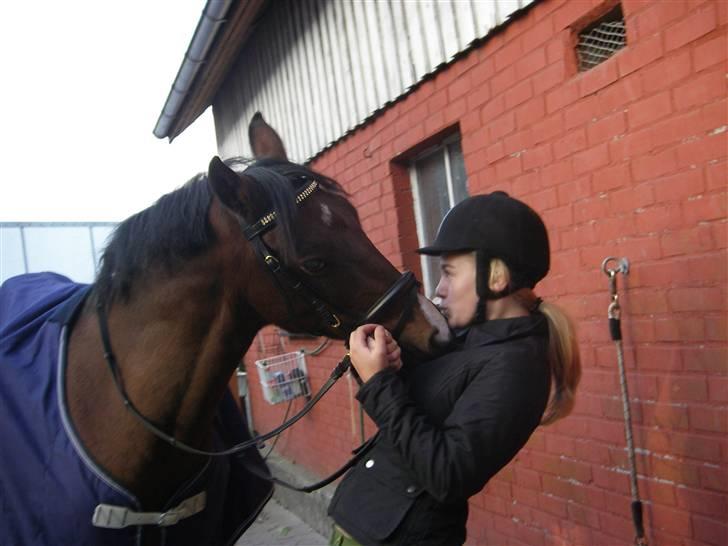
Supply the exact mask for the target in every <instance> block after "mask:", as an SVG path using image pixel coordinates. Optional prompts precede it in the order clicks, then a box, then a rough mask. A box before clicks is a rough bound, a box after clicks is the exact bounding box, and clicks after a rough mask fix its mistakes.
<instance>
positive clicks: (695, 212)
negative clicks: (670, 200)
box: [682, 184, 728, 225]
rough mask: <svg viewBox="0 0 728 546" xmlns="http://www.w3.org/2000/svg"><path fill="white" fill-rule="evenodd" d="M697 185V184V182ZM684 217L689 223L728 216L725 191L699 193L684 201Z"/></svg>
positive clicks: (727, 199) (727, 201) (727, 202)
mask: <svg viewBox="0 0 728 546" xmlns="http://www.w3.org/2000/svg"><path fill="white" fill-rule="evenodd" d="M696 186H697V184H696ZM682 210H683V218H684V220H685V223H686V224H688V225H691V224H697V223H698V222H705V221H709V220H721V219H723V218H726V216H728V198H727V197H726V194H725V193H720V194H712V195H707V194H702V193H701V194H699V195H696V196H695V197H693V198H690V199H687V200H686V201H684V202H683V203H682Z"/></svg>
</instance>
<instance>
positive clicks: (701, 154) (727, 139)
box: [677, 131, 728, 169]
mask: <svg viewBox="0 0 728 546" xmlns="http://www.w3.org/2000/svg"><path fill="white" fill-rule="evenodd" d="M727 155H728V131H720V132H718V133H715V134H711V135H709V136H707V137H704V138H701V137H695V138H690V139H685V141H683V143H682V144H681V145H680V146H678V147H677V164H678V167H681V168H685V167H689V168H691V169H693V168H698V167H699V166H701V165H702V164H704V163H708V162H713V161H718V160H722V159H725V157H726V156H727Z"/></svg>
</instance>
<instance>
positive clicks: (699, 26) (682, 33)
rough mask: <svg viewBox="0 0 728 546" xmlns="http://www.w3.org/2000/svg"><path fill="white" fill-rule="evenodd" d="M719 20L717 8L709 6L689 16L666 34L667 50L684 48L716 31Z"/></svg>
mask: <svg viewBox="0 0 728 546" xmlns="http://www.w3.org/2000/svg"><path fill="white" fill-rule="evenodd" d="M716 24H717V18H716V13H715V7H714V6H713V5H712V4H708V5H706V6H705V7H703V8H702V9H700V10H698V11H696V12H694V13H691V14H688V16H687V17H685V18H683V19H682V20H680V21H679V22H678V23H676V24H675V25H674V26H672V27H671V28H670V31H669V32H667V33H666V34H665V49H666V50H668V51H670V50H672V49H676V48H678V47H681V46H684V45H685V44H688V43H690V42H692V41H694V40H697V39H698V38H700V37H701V36H703V35H705V34H707V33H708V32H710V31H712V30H713V29H715V27H716Z"/></svg>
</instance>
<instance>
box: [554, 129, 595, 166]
mask: <svg viewBox="0 0 728 546" xmlns="http://www.w3.org/2000/svg"><path fill="white" fill-rule="evenodd" d="M586 143H587V140H586V131H585V130H584V129H583V128H581V127H580V128H578V129H574V130H573V131H571V132H569V133H567V134H566V135H565V136H564V137H562V138H560V139H559V140H557V141H556V142H554V157H555V158H556V159H563V158H565V157H567V156H570V155H573V154H574V153H576V152H580V151H582V150H584V149H585V148H586Z"/></svg>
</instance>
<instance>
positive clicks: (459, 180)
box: [410, 135, 468, 298]
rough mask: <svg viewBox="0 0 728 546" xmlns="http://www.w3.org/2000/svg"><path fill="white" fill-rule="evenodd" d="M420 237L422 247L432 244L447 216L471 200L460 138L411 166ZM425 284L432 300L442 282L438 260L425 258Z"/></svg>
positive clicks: (423, 264)
mask: <svg viewBox="0 0 728 546" xmlns="http://www.w3.org/2000/svg"><path fill="white" fill-rule="evenodd" d="M410 180H411V182H412V195H413V196H414V207H415V220H416V222H417V237H418V239H419V243H420V246H426V245H429V244H430V243H432V241H433V240H434V239H435V235H437V228H438V227H439V226H440V222H441V221H442V219H443V217H444V216H445V213H446V212H447V211H448V210H450V209H451V208H452V207H453V206H454V205H455V204H456V203H459V202H460V201H462V200H463V199H465V198H466V197H467V196H468V190H467V176H466V174H465V163H464V161H463V150H462V148H461V146H460V138H459V135H456V136H454V137H450V138H448V139H446V140H445V141H444V142H442V143H441V144H440V145H438V146H437V147H435V148H434V149H433V148H430V149H429V150H427V151H426V152H424V153H423V154H421V155H419V156H418V157H417V158H416V159H415V160H414V161H413V163H412V165H411V166H410ZM421 260H422V261H421V263H422V284H423V286H424V290H425V295H426V296H427V297H430V298H432V297H433V296H434V295H435V287H436V286H437V282H438V280H439V278H440V272H439V269H440V263H439V260H438V259H437V258H433V257H431V256H422V258H421Z"/></svg>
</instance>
